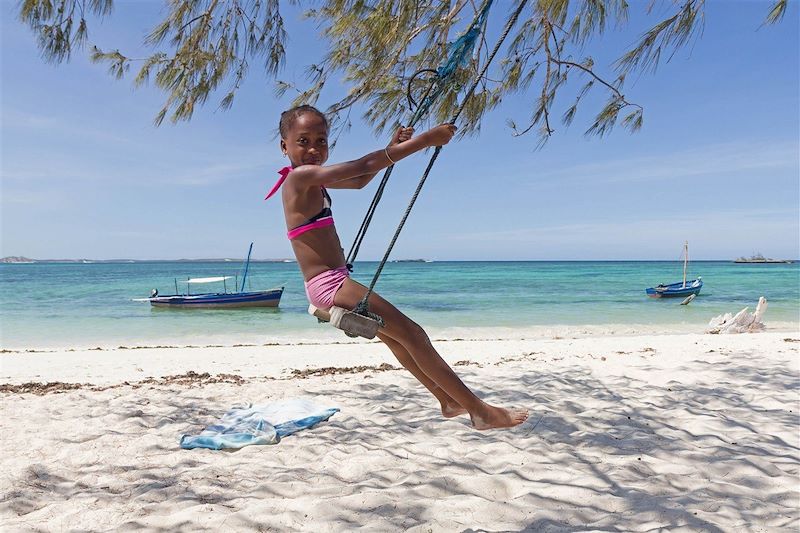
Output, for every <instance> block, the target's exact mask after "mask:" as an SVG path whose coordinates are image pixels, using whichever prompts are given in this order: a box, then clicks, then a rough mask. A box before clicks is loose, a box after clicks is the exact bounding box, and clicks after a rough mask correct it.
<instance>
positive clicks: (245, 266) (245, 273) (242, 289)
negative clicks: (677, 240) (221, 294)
mask: <svg viewBox="0 0 800 533" xmlns="http://www.w3.org/2000/svg"><path fill="white" fill-rule="evenodd" d="M252 251H253V243H252V242H251V243H250V249H249V250H247V261H245V263H244V275H243V276H242V288H241V289H240V290H239V292H244V282H245V281H247V269H248V268H249V267H250V253H251V252H252ZM684 277H685V276H684Z"/></svg>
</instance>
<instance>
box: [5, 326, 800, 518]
mask: <svg viewBox="0 0 800 533" xmlns="http://www.w3.org/2000/svg"><path fill="white" fill-rule="evenodd" d="M343 339H344V338H343ZM436 344H437V347H438V348H439V349H440V351H441V353H442V355H443V356H444V357H445V358H446V359H447V360H448V361H449V362H450V363H451V364H454V365H456V366H455V368H456V370H457V371H458V372H459V374H460V375H461V376H462V377H463V379H464V380H465V382H466V383H467V384H468V385H470V386H471V387H473V388H474V389H476V390H477V391H479V393H480V395H481V396H483V397H484V398H485V399H487V400H488V401H490V402H493V403H496V404H499V405H509V406H511V405H513V406H525V407H528V408H530V409H531V417H530V419H529V420H528V421H527V422H526V423H525V424H523V425H522V426H519V427H517V428H514V429H511V430H493V431H488V432H478V431H475V430H473V429H472V428H471V427H470V426H469V423H468V419H467V418H466V417H459V418H456V419H452V420H445V419H443V418H442V417H441V415H440V413H439V412H438V411H437V409H436V402H435V401H434V400H433V398H432V397H430V396H429V395H428V394H427V392H426V391H425V390H424V389H423V388H422V387H421V386H420V385H418V384H417V383H416V382H415V381H414V380H413V378H412V377H411V376H410V375H409V374H408V373H407V372H406V371H404V370H402V369H387V368H388V367H387V366H381V365H384V364H388V365H392V366H399V365H398V364H397V363H396V361H394V360H393V359H392V356H391V354H390V353H389V352H388V350H386V349H385V348H384V347H383V346H382V345H381V344H379V343H370V342H357V343H349V342H347V341H346V340H343V342H342V343H338V344H331V343H327V344H302V345H293V346H286V345H277V346H240V347H206V348H150V349H116V350H102V351H100V350H84V351H54V352H44V353H19V352H15V353H4V354H2V355H0V363H1V364H2V366H1V367H0V383H3V384H4V385H3V389H2V390H3V392H2V393H0V394H2V411H3V412H2V417H0V420H2V422H0V424H2V425H1V426H0V431H2V434H3V448H4V453H3V454H2V458H1V459H0V464H1V465H2V475H1V476H0V479H1V480H2V481H1V485H0V526H2V527H1V529H2V530H3V531H109V530H114V531H118V530H121V531H129V530H136V531H141V530H145V531H249V530H254V531H315V532H318V531H349V530H353V529H357V528H363V529H365V530H369V531H406V530H410V531H586V530H592V531H659V530H671V531H675V530H677V531H682V530H683V531H797V529H798V527H800V518H799V515H800V512H799V511H798V508H799V507H800V490H799V489H800V478H799V477H798V476H799V475H800V468H799V463H800V449H799V448H800V442H799V441H800V438H799V436H798V435H799V433H798V429H799V428H800V424H799V423H798V422H799V420H800V419H799V418H798V412H800V395H799V391H800V388H799V387H800V358H799V357H798V355H799V353H798V351H799V349H800V334H798V333H797V332H792V331H788V332H787V331H769V332H766V333H760V334H751V335H731V336H717V335H702V334H675V335H654V336H609V335H606V336H588V337H583V338H556V339H541V338H540V339H526V338H520V337H514V336H513V335H507V336H505V337H503V338H495V339H491V340H450V341H446V342H437V343H436ZM359 365H365V366H367V367H368V368H353V367H358V366H359ZM323 367H335V368H336V369H337V370H333V369H328V370H324V371H315V369H320V368H323ZM170 376H171V377H170ZM30 382H35V383H40V385H30V384H29V385H24V384H26V383H30ZM47 382H61V383H62V384H60V385H51V386H49V387H47V386H44V385H41V384H43V383H47ZM76 383H79V384H83V385H81V386H76V385H73V384H76ZM73 387H75V388H73ZM295 396H309V397H313V398H315V399H317V400H319V401H321V402H327V403H330V404H332V405H335V406H338V407H339V408H340V409H341V412H339V413H337V414H336V415H334V416H333V417H332V418H331V419H330V420H329V421H327V422H323V423H321V424H319V425H318V426H316V427H314V428H312V429H310V430H306V431H303V432H300V433H298V434H295V435H292V436H289V437H286V438H285V439H283V440H282V441H281V442H280V443H279V444H276V445H272V446H249V447H245V448H243V449H241V450H238V451H233V452H230V451H209V450H182V449H180V448H179V447H178V439H179V437H180V435H181V434H184V433H198V432H199V431H200V430H201V429H202V428H203V427H205V426H206V425H209V424H211V423H213V422H214V421H215V420H217V418H218V417H219V416H220V415H221V414H222V413H224V412H225V411H226V410H227V409H229V408H230V407H232V406H233V405H236V404H242V403H267V402H270V401H273V400H277V399H283V398H291V397H295Z"/></svg>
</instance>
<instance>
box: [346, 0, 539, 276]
mask: <svg viewBox="0 0 800 533" xmlns="http://www.w3.org/2000/svg"><path fill="white" fill-rule="evenodd" d="M493 1H494V0H485V1H484V3H483V7H482V8H481V10H480V11H478V12H477V13H476V14H475V17H474V18H473V20H472V22H471V23H470V25H469V27H468V28H467V30H466V31H465V32H464V33H463V34H461V35H460V36H459V37H458V39H456V40H455V41H454V42H453V43H452V44H451V45H450V54H449V55H448V58H447V60H446V61H445V62H444V63H443V64H442V65H441V66H440V67H439V68H438V69H436V70H433V69H422V70H418V71H417V72H415V73H414V74H413V75H412V76H411V78H410V79H409V80H408V90H407V93H406V94H407V96H408V101H409V104H410V108H416V111H415V112H414V114H413V115H412V116H411V118H410V119H409V120H408V125H409V126H410V127H413V126H414V125H416V123H417V122H419V121H420V120H421V119H422V118H423V117H424V116H425V115H426V114H427V113H428V111H429V110H430V108H431V106H432V105H433V103H434V102H435V101H436V99H437V98H438V97H439V96H440V95H441V93H442V92H443V91H444V89H445V88H446V86H447V82H449V81H450V78H451V77H452V75H453V73H454V72H455V71H456V70H457V69H458V68H459V67H461V66H463V65H464V64H465V63H466V62H467V59H468V58H469V56H470V53H471V52H472V49H473V48H474V46H475V41H477V39H478V37H479V36H480V34H481V32H482V31H483V29H484V27H485V25H486V20H487V17H488V15H489V8H490V7H491V6H492V2H493ZM526 1H527V0H526ZM490 61H491V60H490ZM424 73H432V74H434V77H433V78H432V79H431V83H430V85H429V86H428V88H427V89H426V91H425V94H424V95H423V97H422V99H421V100H420V103H419V104H417V102H415V101H414V99H413V98H412V96H411V89H412V85H413V83H414V80H416V79H417V77H418V76H419V75H420V74H424ZM434 89H435V90H434ZM431 92H433V94H431ZM392 170H394V165H391V166H389V167H387V168H386V170H385V171H384V173H383V177H382V178H381V181H380V183H379V184H378V188H377V189H376V191H375V196H373V198H372V203H370V206H369V207H368V208H367V213H366V215H364V219H363V220H362V221H361V227H360V228H359V229H358V232H356V237H355V239H354V240H353V244H352V246H351V247H350V251H349V252H348V254H347V258H346V260H345V264H346V265H347V269H348V270H349V271H350V272H352V271H353V264H354V263H355V261H356V256H358V252H359V250H360V249H361V243H362V242H363V240H364V237H365V236H366V234H367V229H368V228H369V225H370V223H371V222H372V217H373V215H374V214H375V211H376V209H377V207H378V203H379V202H380V201H381V198H382V197H383V191H384V189H385V188H386V184H387V183H388V181H389V176H391V175H392Z"/></svg>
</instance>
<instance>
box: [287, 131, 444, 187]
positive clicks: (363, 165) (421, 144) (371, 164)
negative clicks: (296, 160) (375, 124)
mask: <svg viewBox="0 0 800 533" xmlns="http://www.w3.org/2000/svg"><path fill="white" fill-rule="evenodd" d="M455 132H456V127H455V126H454V125H453V124H442V125H440V126H436V127H435V128H432V129H430V130H428V131H426V132H425V133H422V134H421V135H418V136H417V137H412V138H411V139H409V140H407V141H405V142H402V143H399V144H394V145H390V146H388V147H386V148H384V149H381V150H376V151H375V152H372V153H370V154H367V155H365V156H364V157H362V158H360V159H356V160H354V161H348V162H346V163H337V164H335V165H326V166H319V165H302V166H299V167H297V168H295V169H294V170H293V171H292V172H291V173H290V174H289V176H288V177H287V181H292V182H294V185H295V186H296V187H297V186H300V187H303V188H306V187H308V188H311V187H330V188H336V187H337V184H338V183H339V182H342V181H343V180H352V181H354V182H357V180H360V179H361V178H363V177H366V176H368V177H369V179H372V177H373V176H374V175H375V174H377V173H378V172H380V171H381V170H383V169H384V168H386V167H388V166H389V165H391V164H392V162H395V163H396V162H398V161H400V160H401V159H403V158H406V157H408V156H410V155H411V154H414V153H416V152H419V151H420V150H423V149H425V148H428V147H430V146H442V145H445V144H447V143H448V142H450V139H452V138H453V135H455ZM367 181H368V180H367ZM354 184H355V183H354ZM342 185H344V184H342ZM365 185H366V182H365ZM340 188H350V187H346V186H345V187H340ZM352 188H356V187H352Z"/></svg>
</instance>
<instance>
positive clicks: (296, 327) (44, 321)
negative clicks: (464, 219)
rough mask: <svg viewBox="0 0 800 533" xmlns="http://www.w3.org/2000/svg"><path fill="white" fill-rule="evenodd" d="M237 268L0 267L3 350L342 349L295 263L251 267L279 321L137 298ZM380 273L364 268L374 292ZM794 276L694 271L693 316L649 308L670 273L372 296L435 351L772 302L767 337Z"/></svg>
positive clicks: (467, 266)
mask: <svg viewBox="0 0 800 533" xmlns="http://www.w3.org/2000/svg"><path fill="white" fill-rule="evenodd" d="M239 266H240V265H239V264H238V263H220V262H207V263H206V262H191V263H187V262H155V261H154V262H135V263H122V262H121V263H104V262H97V263H88V264H83V263H34V264H3V265H0V289H1V290H0V309H1V310H2V311H0V319H2V322H1V323H0V324H1V328H2V329H1V330H0V346H2V348H3V349H8V350H25V349H53V348H91V347H97V346H99V347H117V346H128V347H133V346H154V345H195V346H205V345H217V344H221V345H234V344H266V343H298V342H329V341H331V340H346V339H347V338H346V337H344V336H343V335H342V334H341V333H340V332H338V331H336V330H333V329H332V328H330V327H328V326H325V325H320V324H317V322H316V320H315V319H313V318H312V317H310V316H309V315H307V313H306V309H307V305H308V304H307V302H306V300H305V294H304V292H303V284H302V279H301V277H300V274H299V271H298V269H297V265H296V264H294V263H252V264H251V265H250V274H249V276H250V283H249V285H250V287H251V288H252V289H254V290H255V289H266V288H271V287H275V286H284V287H285V292H284V295H283V299H282V301H281V305H280V307H279V308H278V309H241V310H173V309H154V308H151V307H150V305H149V304H147V303H141V302H134V301H132V299H134V298H143V297H146V296H148V295H149V293H150V290H151V289H153V288H158V289H159V291H160V292H161V293H162V294H169V293H172V292H174V281H173V280H174V279H175V278H178V279H179V280H180V279H186V277H187V276H191V277H204V276H218V275H234V274H237V273H239V272H240V270H239ZM376 266H377V263H374V262H363V263H358V264H357V265H356V273H355V275H354V277H355V279H357V280H358V281H361V282H362V283H368V282H369V280H370V279H371V276H372V273H373V272H374V270H375V268H376ZM799 266H800V265H798V264H797V263H794V264H761V265H759V264H734V263H731V262H728V261H699V262H693V263H692V264H691V265H690V267H691V273H690V274H691V276H693V277H695V276H698V275H699V276H702V277H703V281H704V282H705V285H704V287H703V291H702V293H701V294H700V296H699V297H698V298H697V299H696V300H695V301H694V302H692V303H691V304H690V305H688V306H680V305H679V301H676V300H672V299H664V300H653V299H650V298H647V297H646V296H645V293H644V289H645V287H649V286H652V285H655V284H658V283H670V282H674V281H679V280H680V277H681V266H680V265H679V264H678V263H676V262H658V261H652V262H651V261H647V262H468V261H464V262H431V263H424V262H397V263H390V264H388V265H387V266H386V268H385V269H384V272H383V275H382V276H381V279H380V281H379V282H378V286H377V290H378V292H380V293H381V294H382V295H383V296H384V297H386V298H388V299H389V300H390V301H392V302H393V303H394V304H395V305H396V306H397V307H399V308H400V309H401V310H403V311H405V312H406V313H407V314H408V315H409V316H411V317H412V318H413V319H414V320H416V321H417V322H419V323H420V324H422V325H423V326H425V327H426V329H428V330H429V332H430V333H431V336H432V337H434V338H455V337H470V338H472V337H487V336H488V337H492V336H507V335H509V334H515V335H516V334H519V335H533V336H536V335H537V334H540V335H553V334H554V333H553V332H561V334H563V333H564V332H566V334H569V333H570V332H572V333H575V334H581V333H582V332H583V333H586V332H590V331H591V332H616V333H625V332H631V333H647V332H652V333H660V332H674V331H681V332H701V331H703V328H704V326H705V325H706V324H707V323H708V320H709V319H710V318H711V317H713V316H715V315H719V314H722V313H725V312H736V311H739V310H740V309H742V308H743V307H745V306H749V307H751V309H752V308H754V307H755V304H756V302H757V301H758V298H759V296H765V297H766V298H767V300H768V302H769V309H768V311H767V314H766V316H765V320H766V322H767V325H768V326H770V327H771V328H778V329H786V330H793V331H797V329H798V323H800V268H798V267H799Z"/></svg>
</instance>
